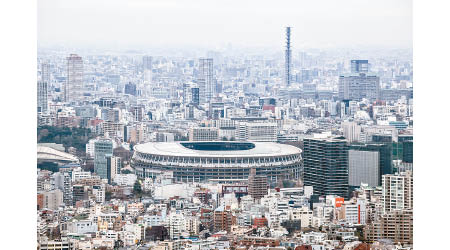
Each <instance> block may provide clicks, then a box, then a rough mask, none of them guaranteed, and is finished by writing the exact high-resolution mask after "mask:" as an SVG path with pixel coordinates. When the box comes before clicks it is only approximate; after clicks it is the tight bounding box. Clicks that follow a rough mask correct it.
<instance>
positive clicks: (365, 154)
mask: <svg viewBox="0 0 450 250" xmlns="http://www.w3.org/2000/svg"><path fill="white" fill-rule="evenodd" d="M379 158H380V155H379V152H377V151H359V150H349V151H348V184H349V186H357V187H359V186H360V185H361V183H367V184H369V186H371V187H376V186H378V180H379V178H380V174H381V173H380V161H379Z"/></svg>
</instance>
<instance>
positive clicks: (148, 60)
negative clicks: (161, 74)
mask: <svg viewBox="0 0 450 250" xmlns="http://www.w3.org/2000/svg"><path fill="white" fill-rule="evenodd" d="M152 61H153V58H152V57H151V56H144V57H142V68H143V74H144V79H143V80H144V83H145V84H150V83H151V82H152Z"/></svg>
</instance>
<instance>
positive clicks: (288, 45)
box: [284, 27, 292, 86]
mask: <svg viewBox="0 0 450 250" xmlns="http://www.w3.org/2000/svg"><path fill="white" fill-rule="evenodd" d="M291 57H292V51H291V27H286V50H285V52H284V59H285V62H284V68H285V76H284V77H285V83H286V86H289V85H291V67H292V65H291V64H292V61H291V60H292V58H291Z"/></svg>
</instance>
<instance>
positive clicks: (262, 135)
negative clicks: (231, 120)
mask: <svg viewBox="0 0 450 250" xmlns="http://www.w3.org/2000/svg"><path fill="white" fill-rule="evenodd" d="M277 128H278V127H277V124H276V123H275V122H241V123H239V125H238V131H236V134H237V140H239V141H255V142H276V141H277V130H278V129H277Z"/></svg>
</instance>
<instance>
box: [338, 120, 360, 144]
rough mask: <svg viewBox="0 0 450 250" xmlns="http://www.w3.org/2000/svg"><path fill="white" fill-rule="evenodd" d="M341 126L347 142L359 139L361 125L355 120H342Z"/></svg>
mask: <svg viewBox="0 0 450 250" xmlns="http://www.w3.org/2000/svg"><path fill="white" fill-rule="evenodd" d="M341 127H342V130H343V132H344V137H345V139H346V140H347V142H349V143H352V142H355V141H358V140H359V134H360V133H361V127H360V126H358V124H357V123H356V122H343V123H342V124H341Z"/></svg>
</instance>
